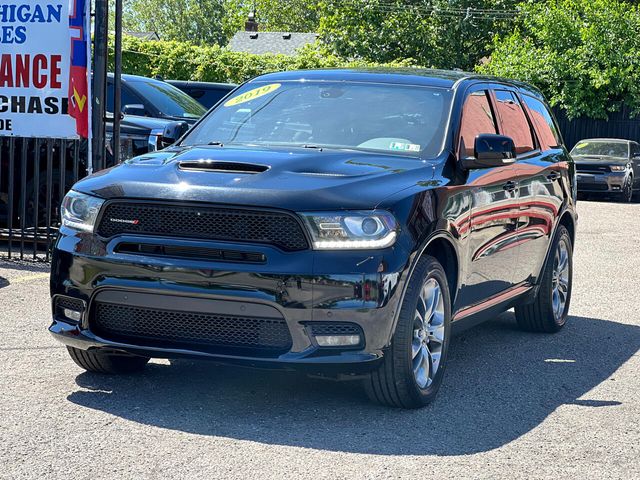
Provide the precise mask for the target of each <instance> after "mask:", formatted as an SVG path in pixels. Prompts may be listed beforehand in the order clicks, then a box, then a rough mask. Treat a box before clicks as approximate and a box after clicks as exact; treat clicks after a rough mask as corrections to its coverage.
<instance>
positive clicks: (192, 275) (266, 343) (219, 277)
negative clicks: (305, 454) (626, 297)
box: [50, 69, 576, 408]
mask: <svg viewBox="0 0 640 480" xmlns="http://www.w3.org/2000/svg"><path fill="white" fill-rule="evenodd" d="M63 210H64V222H63V226H62V228H61V230H60V236H59V239H58V241H57V244H56V247H55V251H54V256H53V265H52V276H51V295H52V308H53V324H52V325H51V327H50V331H51V332H52V333H53V334H54V335H55V336H56V337H57V338H58V339H59V340H61V341H62V342H64V343H65V344H66V345H67V346H68V349H69V353H70V355H71V357H72V358H73V359H74V360H75V362H76V363H77V364H78V365H80V366H81V367H82V368H85V369H87V370H90V371H94V372H106V373H120V372H131V371H135V370H139V369H141V368H143V367H144V365H145V364H146V363H147V361H148V360H149V358H150V357H160V358H172V357H192V358H203V359H204V358H209V359H215V360H217V361H222V362H239V363H243V364H247V365H253V366H285V367H296V368H306V369H308V370H309V371H312V372H324V373H327V372H341V373H347V374H351V375H356V376H358V375H360V376H362V377H363V378H364V383H365V385H366V388H367V390H368V392H369V394H370V395H371V397H372V398H373V399H375V400H377V401H379V402H381V403H383V404H387V405H394V406H399V407H405V408H413V407H420V406H423V405H425V404H426V403H428V402H429V401H431V400H432V399H433V397H434V396H435V394H436V392H437V390H438V388H439V386H440V383H441V381H442V377H443V374H444V370H445V366H446V364H447V357H448V354H449V352H448V346H449V340H450V338H451V335H452V332H453V331H454V330H456V329H458V328H461V327H462V326H469V325H473V324H475V323H478V322H480V321H483V320H486V319H488V318H491V317H493V316H495V315H496V314H497V313H499V312H502V311H505V310H507V309H509V308H511V307H515V312H516V319H517V322H518V324H519V325H520V326H521V327H522V328H524V329H526V330H529V331H535V332H555V331H558V330H560V329H561V328H562V327H563V325H564V324H565V322H566V319H567V312H568V310H569V303H570V299H571V278H572V251H573V242H574V233H575V225H576V214H575V172H574V166H573V162H572V160H571V158H570V156H569V155H568V153H567V151H566V149H565V148H564V147H563V144H562V140H561V138H560V135H559V134H558V130H557V127H556V124H555V122H554V120H553V117H552V116H551V114H550V113H549V108H548V106H547V105H546V104H545V102H544V100H543V98H542V96H541V95H540V93H538V92H537V91H536V90H534V89H532V88H531V87H528V86H526V85H524V84H520V83H515V82H510V81H506V80H499V79H496V78H487V77H477V76H473V75H468V74H463V73H458V72H440V71H430V70H415V69H407V70H327V71H322V70H318V71H301V72H287V73H275V74H269V75H264V76H261V77H258V78H256V79H254V80H252V81H250V82H248V83H246V84H244V85H243V86H241V87H239V89H238V90H237V91H235V92H234V93H233V94H232V95H231V96H230V97H229V99H228V100H226V101H225V102H224V103H221V104H219V105H218V106H217V107H216V108H215V109H213V110H212V111H210V112H209V113H208V114H207V115H206V116H205V117H204V118H203V119H202V120H201V121H200V122H198V123H197V124H196V125H195V126H194V127H193V128H192V129H191V131H190V132H189V133H187V134H186V136H184V137H183V138H182V139H181V140H180V141H179V142H178V143H177V144H176V145H174V146H172V147H171V148H169V149H166V150H164V151H161V152H156V153H153V154H148V155H145V156H142V157H139V158H136V159H133V160H130V161H127V162H126V163H125V164H123V165H121V166H118V167H116V168H113V169H111V170H109V171H105V172H99V173H97V174H96V175H94V176H93V177H89V178H86V179H84V180H83V181H81V182H79V183H78V184H76V185H75V187H74V189H73V191H71V192H70V193H69V195H68V196H67V197H66V198H65V200H64V202H63ZM478 361H481V359H478Z"/></svg>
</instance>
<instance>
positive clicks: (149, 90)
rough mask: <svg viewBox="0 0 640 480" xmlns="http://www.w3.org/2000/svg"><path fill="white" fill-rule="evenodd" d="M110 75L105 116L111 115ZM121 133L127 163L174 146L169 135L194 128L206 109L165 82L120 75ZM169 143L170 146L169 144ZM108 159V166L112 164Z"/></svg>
mask: <svg viewBox="0 0 640 480" xmlns="http://www.w3.org/2000/svg"><path fill="white" fill-rule="evenodd" d="M113 100H114V85H113V75H109V77H108V78H107V104H106V110H107V112H108V114H110V115H111V116H113ZM121 104H122V110H121V113H122V114H123V115H124V118H123V120H122V126H121V133H120V150H121V158H122V159H123V160H126V159H128V158H132V157H135V156H138V155H142V154H144V153H147V152H149V151H155V150H161V149H162V148H165V147H166V146H168V144H169V145H170V144H171V143H173V142H174V141H175V140H177V138H174V137H173V136H172V135H171V134H169V132H175V131H180V132H182V133H184V132H186V130H187V129H188V128H189V127H190V126H191V125H193V124H194V123H195V122H196V121H197V120H198V119H199V118H200V117H202V115H204V114H205V113H206V109H205V108H204V107H203V106H202V105H201V104H200V103H198V102H197V101H196V100H194V99H193V98H192V97H190V96H189V95H187V94H186V93H184V92H183V91H181V90H180V89H178V88H176V87H174V86H173V85H169V84H168V83H166V82H163V81H161V80H157V79H154V78H146V77H139V76H137V75H122V89H121ZM112 131H113V124H112V122H108V123H107V142H108V146H109V148H108V153H109V156H111V155H112V154H113V148H114V146H113V143H112V142H111V139H112ZM169 142H170V143H169ZM112 163H113V162H112V161H111V158H108V159H107V164H108V165H109V166H110V165H112Z"/></svg>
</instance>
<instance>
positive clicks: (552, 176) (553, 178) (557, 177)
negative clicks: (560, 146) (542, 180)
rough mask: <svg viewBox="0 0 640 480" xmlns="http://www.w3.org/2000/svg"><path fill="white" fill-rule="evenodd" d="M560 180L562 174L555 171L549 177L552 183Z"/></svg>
mask: <svg viewBox="0 0 640 480" xmlns="http://www.w3.org/2000/svg"><path fill="white" fill-rule="evenodd" d="M559 178H560V174H559V173H558V172H556V171H553V172H551V173H550V174H549V175H547V180H549V181H550V182H555V181H556V180H558V179H559Z"/></svg>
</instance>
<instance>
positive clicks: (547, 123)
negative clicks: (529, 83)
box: [523, 95, 562, 150]
mask: <svg viewBox="0 0 640 480" xmlns="http://www.w3.org/2000/svg"><path fill="white" fill-rule="evenodd" d="M523 99H524V103H526V105H527V107H528V108H529V114H530V116H531V121H532V122H533V126H534V128H535V129H536V132H537V134H538V140H539V141H540V148H542V149H543V150H549V149H551V148H557V147H559V146H560V145H562V140H561V139H560V134H559V133H558V129H557V127H556V124H555V122H554V121H553V117H552V116H551V112H549V109H548V108H547V106H546V105H545V104H544V103H543V102H541V101H540V100H538V99H537V98H533V97H530V96H528V95H525V96H524V97H523Z"/></svg>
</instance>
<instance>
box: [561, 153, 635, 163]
mask: <svg viewBox="0 0 640 480" xmlns="http://www.w3.org/2000/svg"><path fill="white" fill-rule="evenodd" d="M572 157H573V160H574V162H575V163H578V164H587V165H626V164H627V163H628V161H627V160H625V159H624V158H620V157H609V156H607V155H576V154H573V155H572Z"/></svg>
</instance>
